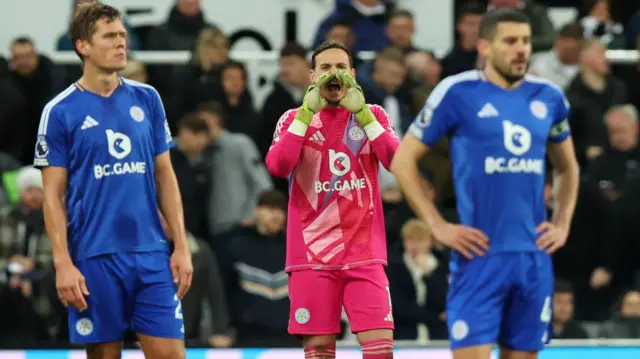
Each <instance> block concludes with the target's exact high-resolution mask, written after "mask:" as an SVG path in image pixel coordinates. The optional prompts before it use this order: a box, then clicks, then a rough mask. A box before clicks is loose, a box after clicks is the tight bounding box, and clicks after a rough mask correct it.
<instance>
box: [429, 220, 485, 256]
mask: <svg viewBox="0 0 640 359" xmlns="http://www.w3.org/2000/svg"><path fill="white" fill-rule="evenodd" d="M433 235H434V236H435V238H436V239H437V240H438V241H440V242H442V243H444V244H446V245H447V246H449V247H451V248H453V249H455V250H456V251H458V252H459V253H460V254H462V255H463V256H464V257H465V258H467V259H472V258H473V256H474V255H478V256H483V255H484V253H485V252H486V251H487V250H489V239H488V238H487V236H486V235H485V234H484V233H482V232H481V231H479V230H477V229H475V228H471V227H467V226H462V225H457V224H451V223H443V224H440V225H437V226H434V227H433Z"/></svg>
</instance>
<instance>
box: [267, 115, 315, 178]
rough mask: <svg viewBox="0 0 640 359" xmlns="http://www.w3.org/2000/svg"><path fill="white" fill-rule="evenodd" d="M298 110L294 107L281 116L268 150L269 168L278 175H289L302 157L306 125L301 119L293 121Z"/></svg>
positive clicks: (270, 171) (273, 173)
mask: <svg viewBox="0 0 640 359" xmlns="http://www.w3.org/2000/svg"><path fill="white" fill-rule="evenodd" d="M296 112H297V109H292V110H289V111H287V112H285V113H284V114H283V115H282V116H281V117H280V120H278V124H277V125H276V130H275V132H274V133H273V141H272V142H271V147H269V152H267V158H266V164H267V169H268V170H269V173H271V174H272V175H274V176H276V177H281V178H285V177H287V176H288V175H289V174H290V173H291V172H292V171H293V169H294V168H295V167H296V165H297V164H298V159H299V158H300V152H301V151H302V143H303V142H304V134H305V132H306V125H304V124H303V123H301V122H300V121H296V123H293V119H294V117H295V115H296ZM292 124H293V126H292Z"/></svg>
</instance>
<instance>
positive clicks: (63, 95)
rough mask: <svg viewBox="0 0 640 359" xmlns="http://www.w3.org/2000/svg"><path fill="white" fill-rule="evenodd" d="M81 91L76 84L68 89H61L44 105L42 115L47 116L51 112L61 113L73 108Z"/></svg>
mask: <svg viewBox="0 0 640 359" xmlns="http://www.w3.org/2000/svg"><path fill="white" fill-rule="evenodd" d="M79 93H80V90H78V88H77V87H76V85H75V84H72V85H71V86H69V87H67V88H66V89H64V90H62V91H60V93H58V94H57V95H56V96H54V97H53V98H52V99H51V100H50V101H49V102H47V103H46V105H44V107H43V109H42V117H43V118H47V117H49V116H50V115H51V114H56V115H61V114H63V113H64V112H65V111H68V110H71V109H72V107H73V105H74V104H75V101H74V100H75V99H76V98H77V96H78V94H79Z"/></svg>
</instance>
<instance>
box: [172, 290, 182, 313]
mask: <svg viewBox="0 0 640 359" xmlns="http://www.w3.org/2000/svg"><path fill="white" fill-rule="evenodd" d="M173 300H175V301H176V302H178V305H176V319H182V318H183V317H182V303H181V302H180V299H178V295H177V294H176V295H174V296H173Z"/></svg>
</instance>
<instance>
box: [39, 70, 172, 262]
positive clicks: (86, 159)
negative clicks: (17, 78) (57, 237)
mask: <svg viewBox="0 0 640 359" xmlns="http://www.w3.org/2000/svg"><path fill="white" fill-rule="evenodd" d="M171 146H173V140H172V136H171V132H170V130H169V126H168V124H167V120H166V116H165V112H164V108H163V105H162V101H161V99H160V96H159V95H158V92H157V91H156V90H155V89H154V88H153V87H151V86H148V85H145V84H142V83H138V82H134V81H130V80H126V79H119V85H118V87H117V88H116V89H115V91H114V92H113V94H111V96H109V97H103V96H100V95H97V94H95V93H93V92H90V91H87V90H85V89H84V88H82V87H81V86H80V85H79V84H77V83H76V84H73V85H71V86H70V87H69V88H67V89H66V90H64V91H63V92H61V93H60V94H59V95H58V96H56V97H55V98H54V99H53V100H51V101H50V102H49V103H48V104H47V105H46V106H45V107H44V110H43V112H42V117H41V119H40V127H39V129H38V138H37V141H36V148H35V158H34V165H35V166H36V167H39V168H42V167H47V166H55V167H62V168H66V169H67V171H68V186H67V190H66V207H67V217H68V242H69V251H70V254H71V258H73V259H74V260H76V261H79V260H83V259H86V258H90V257H94V256H97V255H101V254H108V253H116V252H143V251H144V252H146V251H158V250H168V242H167V238H166V235H165V234H164V231H163V229H162V224H161V221H160V217H159V214H158V204H157V199H156V185H155V178H154V172H155V171H154V159H155V157H156V156H158V155H160V154H162V153H164V152H166V151H167V150H169V148H171Z"/></svg>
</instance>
